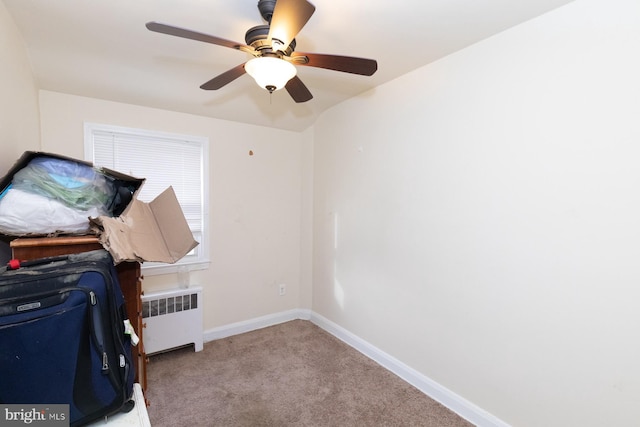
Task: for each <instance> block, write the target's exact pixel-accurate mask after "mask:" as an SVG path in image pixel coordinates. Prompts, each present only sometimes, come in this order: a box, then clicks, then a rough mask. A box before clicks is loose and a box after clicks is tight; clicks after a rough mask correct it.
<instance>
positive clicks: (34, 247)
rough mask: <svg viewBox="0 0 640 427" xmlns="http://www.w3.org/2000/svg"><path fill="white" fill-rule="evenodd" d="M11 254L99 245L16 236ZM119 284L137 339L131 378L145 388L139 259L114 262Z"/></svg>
mask: <svg viewBox="0 0 640 427" xmlns="http://www.w3.org/2000/svg"><path fill="white" fill-rule="evenodd" d="M10 246H11V251H12V256H13V258H15V259H19V260H21V261H28V260H32V259H37V258H45V257H51V256H57V255H67V254H73V253H79V252H87V251H93V250H96V249H103V247H102V245H101V244H100V242H99V241H98V238H97V237H95V236H65V237H38V238H19V239H15V240H12V241H11V242H10ZM116 271H117V272H118V279H119V281H120V287H121V288H122V293H123V294H124V299H125V304H126V306H127V315H128V317H129V321H130V322H131V324H132V325H133V328H134V329H135V331H136V334H137V335H138V337H140V342H139V343H138V345H137V346H134V347H133V351H132V352H133V360H134V361H135V363H136V376H135V381H136V382H138V383H140V385H141V386H142V389H143V390H144V391H146V389H147V358H146V355H145V353H144V346H143V339H142V329H143V325H142V301H141V299H140V296H141V294H142V282H141V280H142V276H141V274H140V263H138V262H122V263H120V264H118V265H117V266H116Z"/></svg>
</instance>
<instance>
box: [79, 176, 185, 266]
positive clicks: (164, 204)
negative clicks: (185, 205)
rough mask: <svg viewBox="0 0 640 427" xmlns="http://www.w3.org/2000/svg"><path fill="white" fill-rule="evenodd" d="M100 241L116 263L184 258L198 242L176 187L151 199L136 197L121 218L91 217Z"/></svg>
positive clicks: (171, 260) (165, 260) (171, 261)
mask: <svg viewBox="0 0 640 427" xmlns="http://www.w3.org/2000/svg"><path fill="white" fill-rule="evenodd" d="M90 222H91V224H92V225H93V228H94V229H95V231H96V232H97V234H98V236H99V239H100V243H102V246H104V248H105V249H107V250H108V251H109V252H110V253H111V255H112V256H113V259H114V261H115V262H116V263H119V262H121V261H158V262H167V263H170V264H173V263H175V262H176V261H178V260H180V259H181V258H182V257H184V256H185V255H186V254H188V253H189V252H190V251H191V250H192V249H193V248H195V247H196V246H197V245H198V242H196V241H195V240H194V238H193V234H192V233H191V230H190V229H189V225H188V224H187V220H186V219H185V217H184V214H183V213H182V209H181V208H180V204H179V203H178V199H177V198H176V194H175V192H174V191H173V187H169V188H167V189H166V190H164V191H163V192H162V193H161V194H160V195H159V196H158V197H156V198H155V199H153V201H151V202H149V203H144V202H141V201H140V200H138V199H133V201H132V202H131V204H130V205H129V206H128V207H127V210H126V211H125V212H124V213H123V214H122V215H120V216H119V217H117V218H111V217H107V216H100V217H98V218H91V220H90Z"/></svg>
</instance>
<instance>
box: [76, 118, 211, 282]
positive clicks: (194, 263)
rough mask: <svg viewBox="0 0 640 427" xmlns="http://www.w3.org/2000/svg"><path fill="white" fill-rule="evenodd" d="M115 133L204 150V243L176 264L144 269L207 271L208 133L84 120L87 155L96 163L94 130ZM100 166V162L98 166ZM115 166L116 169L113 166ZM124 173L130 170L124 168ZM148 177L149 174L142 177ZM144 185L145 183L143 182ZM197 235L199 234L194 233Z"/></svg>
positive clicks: (154, 272)
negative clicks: (192, 144) (191, 144)
mask: <svg viewBox="0 0 640 427" xmlns="http://www.w3.org/2000/svg"><path fill="white" fill-rule="evenodd" d="M96 131H100V132H112V133H118V134H124V135H127V136H131V137H134V138H135V137H139V138H141V139H153V138H157V139H162V140H165V141H167V140H168V141H176V142H185V141H186V142H189V143H195V144H198V145H199V146H200V149H201V162H202V163H201V165H202V166H201V178H200V179H201V185H202V186H201V188H202V194H201V200H202V206H201V209H202V212H201V231H200V234H201V235H200V236H199V237H200V240H199V242H200V244H199V245H198V246H197V247H196V249H197V254H198V255H197V256H192V257H189V256H186V257H184V258H183V259H181V260H179V261H177V262H176V263H174V264H166V263H160V262H144V263H142V270H143V271H144V273H145V274H147V275H149V276H154V275H159V274H169V273H176V272H177V271H178V267H179V266H187V267H188V268H189V270H204V269H207V268H209V265H210V260H209V244H208V242H209V233H208V230H209V138H207V137H204V136H194V135H184V134H178V133H169V132H163V131H152V130H146V129H139V128H131V127H125V126H115V125H107V124H100V123H90V122H85V123H84V158H85V160H87V161H89V162H91V163H94V145H93V143H94V132H96ZM96 166H97V167H99V166H100V165H96ZM110 169H114V170H115V168H110ZM122 173H127V172H125V171H122ZM139 178H146V177H139ZM143 186H144V184H143ZM194 237H196V236H194ZM196 240H197V239H196Z"/></svg>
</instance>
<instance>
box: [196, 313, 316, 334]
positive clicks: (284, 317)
mask: <svg viewBox="0 0 640 427" xmlns="http://www.w3.org/2000/svg"><path fill="white" fill-rule="evenodd" d="M310 318H311V310H303V309H295V310H289V311H283V312H280V313H274V314H269V315H266V316H262V317H256V318H254V319H249V320H244V321H242V322H236V323H231V324H229V325H225V326H220V327H219V328H213V329H209V330H207V331H204V334H203V340H204V342H208V341H213V340H219V339H222V338H227V337H231V336H233V335H238V334H243V333H245V332H251V331H256V330H258V329H262V328H266V327H268V326H273V325H278V324H280V323H284V322H289V321H291V320H296V319H303V320H309V319H310Z"/></svg>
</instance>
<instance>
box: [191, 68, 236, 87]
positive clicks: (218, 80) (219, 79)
mask: <svg viewBox="0 0 640 427" xmlns="http://www.w3.org/2000/svg"><path fill="white" fill-rule="evenodd" d="M245 72H246V71H245V70H244V64H240V65H237V66H235V67H233V68H232V69H230V70H229V71H225V72H224V73H222V74H220V75H219V76H216V77H214V78H212V79H211V80H209V81H208V82H206V83H204V84H202V85H201V86H200V89H204V90H218V89H220V88H221V87H223V86H225V85H227V84H229V83H231V82H232V81H234V80H235V79H237V78H238V77H240V76H242V75H243V74H244V73H245Z"/></svg>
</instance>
